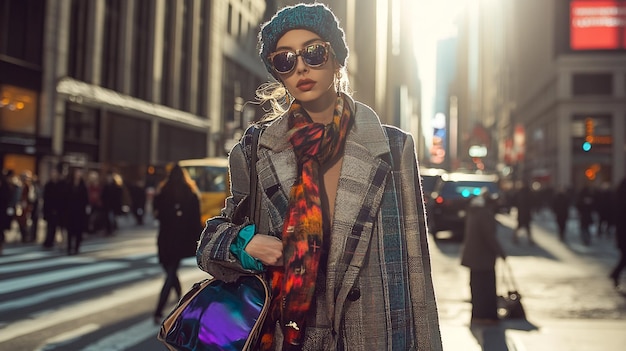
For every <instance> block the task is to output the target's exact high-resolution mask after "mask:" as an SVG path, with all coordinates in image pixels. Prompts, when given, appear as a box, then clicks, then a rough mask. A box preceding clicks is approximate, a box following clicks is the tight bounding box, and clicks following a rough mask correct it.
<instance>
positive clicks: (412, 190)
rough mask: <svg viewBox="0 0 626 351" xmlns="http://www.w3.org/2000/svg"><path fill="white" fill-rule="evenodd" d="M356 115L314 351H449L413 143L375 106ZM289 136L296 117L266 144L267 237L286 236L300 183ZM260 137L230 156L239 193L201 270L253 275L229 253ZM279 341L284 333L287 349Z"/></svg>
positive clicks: (265, 138)
mask: <svg viewBox="0 0 626 351" xmlns="http://www.w3.org/2000/svg"><path fill="white" fill-rule="evenodd" d="M352 108H353V111H355V113H356V114H355V122H354V125H353V127H352V129H351V131H350V133H349V134H348V136H347V140H346V146H345V152H344V158H343V165H342V168H341V173H340V176H339V185H338V189H337V198H336V202H335V215H334V219H333V223H332V230H331V239H330V240H331V243H330V252H329V255H328V268H327V272H324V273H323V274H325V289H324V291H320V292H319V293H318V295H317V299H316V303H317V308H316V311H317V312H316V316H312V317H311V323H310V325H312V326H313V327H312V326H309V327H307V333H306V340H305V344H304V350H350V351H352V350H358V351H364V350H368V351H369V350H377V351H382V350H389V351H400V350H432V351H436V350H441V349H442V345H441V337H440V331H439V322H438V315H437V307H436V302H435V294H434V289H433V284H432V278H431V267H430V256H429V251H428V243H427V231H426V226H425V212H424V206H423V202H422V194H421V185H420V181H419V179H420V177H419V174H418V167H417V160H416V156H415V146H414V143H413V139H412V137H411V136H410V135H409V134H407V133H404V132H402V131H400V130H399V129H397V128H393V127H388V126H383V125H381V123H380V120H379V119H378V116H377V115H376V114H375V113H374V111H372V110H371V109H370V108H369V107H367V106H365V105H363V104H360V103H358V102H357V103H355V102H352ZM287 131H288V126H287V119H286V118H279V119H277V120H276V121H274V122H273V123H272V124H271V125H269V126H267V127H266V129H265V131H264V132H263V133H262V135H261V137H260V139H259V151H258V158H259V160H258V162H257V165H256V166H257V170H258V177H259V183H260V188H261V190H262V200H263V201H262V206H261V208H262V214H263V215H262V217H263V218H262V220H261V223H258V224H257V226H258V229H257V232H259V233H268V234H270V235H275V236H280V235H281V232H282V226H283V217H284V214H285V211H286V208H287V203H288V196H289V190H290V188H291V185H292V184H293V183H294V182H295V180H296V176H297V169H296V158H295V155H294V152H293V150H292V147H291V143H290V142H289V140H288V139H287V137H286V135H287ZM250 135H251V133H250V132H247V133H246V136H244V138H242V141H241V142H240V143H239V144H237V145H236V146H235V147H234V148H233V150H232V151H231V153H230V156H229V160H230V175H231V191H232V196H231V197H229V198H228V199H227V201H226V207H225V208H224V209H223V213H222V216H220V217H215V218H211V219H209V220H208V221H207V225H206V227H205V229H204V231H203V233H202V237H201V240H200V243H199V246H198V257H197V258H198V265H199V267H200V268H201V269H203V270H204V271H206V272H208V273H210V274H211V275H213V276H215V277H217V278H220V279H224V280H226V281H232V280H235V279H236V278H237V277H238V276H239V275H241V274H245V273H249V271H246V270H245V269H243V268H242V267H241V265H240V263H239V262H238V261H237V260H236V258H235V257H234V256H233V255H232V254H231V253H230V252H229V247H230V244H231V243H232V241H233V239H234V238H235V237H236V236H237V233H238V231H239V229H240V226H237V225H234V224H232V223H230V222H229V220H228V218H229V217H230V216H231V215H232V213H233V211H234V209H235V207H236V204H237V203H238V202H239V201H240V200H241V199H242V198H244V197H245V196H246V195H247V193H248V192H249V168H248V164H247V157H246V154H248V153H249V148H250V145H249V139H250ZM387 135H389V138H388V137H387ZM278 334H280V328H277V336H276V340H277V341H278V342H280V340H282V337H281V336H280V335H278Z"/></svg>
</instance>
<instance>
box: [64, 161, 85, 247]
mask: <svg viewBox="0 0 626 351" xmlns="http://www.w3.org/2000/svg"><path fill="white" fill-rule="evenodd" d="M66 184H67V185H66V186H65V208H64V215H63V223H64V226H65V229H66V230H67V254H68V255H76V254H78V253H79V252H80V245H81V243H82V241H83V232H84V231H85V230H86V229H87V206H88V205H89V196H88V195H87V186H86V185H85V180H84V179H83V171H82V170H81V169H78V168H77V169H74V170H73V172H71V174H70V176H69V177H68V179H67V182H66Z"/></svg>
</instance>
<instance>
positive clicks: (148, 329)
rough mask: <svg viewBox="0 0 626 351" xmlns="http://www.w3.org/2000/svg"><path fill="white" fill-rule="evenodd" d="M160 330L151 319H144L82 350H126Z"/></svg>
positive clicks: (154, 335) (153, 335)
mask: <svg viewBox="0 0 626 351" xmlns="http://www.w3.org/2000/svg"><path fill="white" fill-rule="evenodd" d="M158 330H159V327H157V326H155V325H154V324H153V323H152V321H151V320H147V321H143V322H141V323H138V324H135V325H134V326H132V327H130V328H127V329H124V330H121V331H119V332H117V333H113V334H111V335H109V336H107V337H106V338H103V339H100V341H98V342H97V343H95V344H92V345H89V346H88V347H86V348H84V349H82V351H124V350H126V349H127V348H129V347H132V346H134V345H137V344H138V343H140V342H142V341H144V340H146V339H148V338H150V337H153V338H156V335H157V332H158Z"/></svg>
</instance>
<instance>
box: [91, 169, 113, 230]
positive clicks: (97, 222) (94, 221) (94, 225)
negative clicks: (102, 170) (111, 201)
mask: <svg viewBox="0 0 626 351" xmlns="http://www.w3.org/2000/svg"><path fill="white" fill-rule="evenodd" d="M86 185H87V195H88V198H89V207H88V208H89V210H88V211H87V212H88V214H87V233H89V234H93V233H95V232H97V231H98V230H100V229H106V228H107V224H106V223H107V219H108V217H107V213H106V212H105V210H104V208H103V206H102V184H101V182H100V175H99V174H98V172H96V171H90V172H89V173H88V174H87V181H86Z"/></svg>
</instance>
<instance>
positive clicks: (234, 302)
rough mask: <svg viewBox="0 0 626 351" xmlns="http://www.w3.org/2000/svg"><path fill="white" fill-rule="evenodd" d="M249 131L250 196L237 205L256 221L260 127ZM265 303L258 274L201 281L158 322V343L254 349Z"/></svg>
mask: <svg viewBox="0 0 626 351" xmlns="http://www.w3.org/2000/svg"><path fill="white" fill-rule="evenodd" d="M252 133H253V134H252V145H251V146H252V147H251V155H250V194H249V196H248V197H247V198H246V201H245V202H244V201H243V200H242V201H241V202H240V203H239V204H238V205H237V207H244V206H247V209H248V210H249V212H248V213H249V217H248V218H247V219H249V220H252V221H253V223H258V220H259V218H260V203H259V201H260V200H259V198H260V197H259V196H258V194H257V182H258V180H257V178H258V176H257V173H256V161H257V144H258V139H259V135H260V133H261V128H255V129H254V130H253V132H252ZM270 301H271V290H270V287H269V284H268V282H267V281H266V280H265V278H264V277H263V275H261V274H255V275H244V276H241V277H239V279H237V281H235V282H224V281H222V280H219V279H215V278H211V279H204V280H202V281H200V282H197V283H195V284H194V285H193V286H192V288H191V289H190V290H189V291H188V292H187V293H185V295H184V296H183V297H182V298H181V299H180V301H179V302H178V304H177V305H176V307H174V309H173V310H172V312H170V314H169V315H168V316H167V317H166V318H165V319H164V320H163V323H162V324H161V329H160V331H159V334H158V335H157V339H158V340H159V341H161V342H163V343H164V344H165V346H167V348H168V349H169V350H170V351H222V350H224V351H225V350H228V351H234V350H254V349H255V348H256V347H257V341H258V337H259V334H260V331H261V328H262V326H263V323H264V321H265V318H266V316H267V312H268V309H269V306H270Z"/></svg>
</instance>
